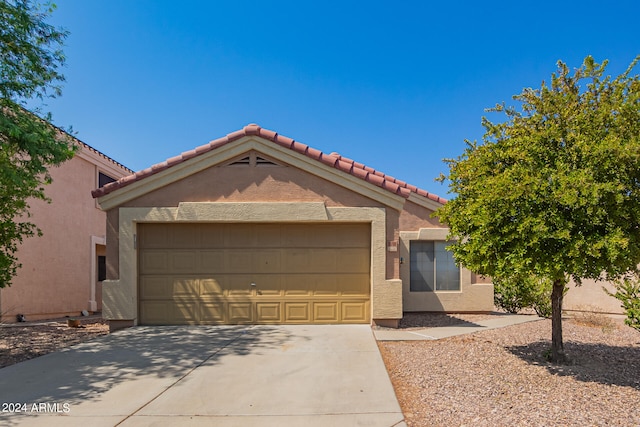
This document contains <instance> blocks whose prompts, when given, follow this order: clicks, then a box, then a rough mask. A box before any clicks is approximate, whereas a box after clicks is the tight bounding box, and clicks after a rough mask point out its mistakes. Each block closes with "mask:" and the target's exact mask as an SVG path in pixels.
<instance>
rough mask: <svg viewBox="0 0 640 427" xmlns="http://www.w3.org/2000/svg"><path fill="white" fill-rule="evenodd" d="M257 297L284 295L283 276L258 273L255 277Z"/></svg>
mask: <svg viewBox="0 0 640 427" xmlns="http://www.w3.org/2000/svg"><path fill="white" fill-rule="evenodd" d="M252 283H255V284H256V286H255V292H256V297H279V296H281V295H283V293H284V292H283V289H282V286H283V285H282V277H281V276H280V275H269V274H263V275H256V276H254V277H253V282H252Z"/></svg>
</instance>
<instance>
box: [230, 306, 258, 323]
mask: <svg viewBox="0 0 640 427" xmlns="http://www.w3.org/2000/svg"><path fill="white" fill-rule="evenodd" d="M252 305H253V304H252V303H250V302H229V303H228V304H227V307H228V313H229V317H228V320H229V323H252V322H253V309H252Z"/></svg>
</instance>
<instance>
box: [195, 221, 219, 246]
mask: <svg viewBox="0 0 640 427" xmlns="http://www.w3.org/2000/svg"><path fill="white" fill-rule="evenodd" d="M198 234H200V247H201V248H206V249H214V248H220V249H222V248H225V247H226V246H225V230H224V228H222V227H209V226H206V225H200V226H199V228H198Z"/></svg>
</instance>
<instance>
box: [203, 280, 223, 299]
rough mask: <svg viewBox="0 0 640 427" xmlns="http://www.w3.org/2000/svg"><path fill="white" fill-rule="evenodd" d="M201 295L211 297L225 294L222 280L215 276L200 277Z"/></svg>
mask: <svg viewBox="0 0 640 427" xmlns="http://www.w3.org/2000/svg"><path fill="white" fill-rule="evenodd" d="M200 295H201V296H205V297H209V296H214V297H221V296H223V295H224V288H223V287H222V285H221V284H220V282H219V281H218V280H216V279H214V278H203V279H200Z"/></svg>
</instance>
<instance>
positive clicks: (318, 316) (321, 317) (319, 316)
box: [313, 301, 339, 323]
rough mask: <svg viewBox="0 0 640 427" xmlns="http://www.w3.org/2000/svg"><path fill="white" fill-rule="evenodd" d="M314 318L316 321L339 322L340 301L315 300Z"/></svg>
mask: <svg viewBox="0 0 640 427" xmlns="http://www.w3.org/2000/svg"><path fill="white" fill-rule="evenodd" d="M313 320H314V321H315V322H329V323H335V322H338V320H339V319H338V302H337V301H332V302H314V303H313Z"/></svg>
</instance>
